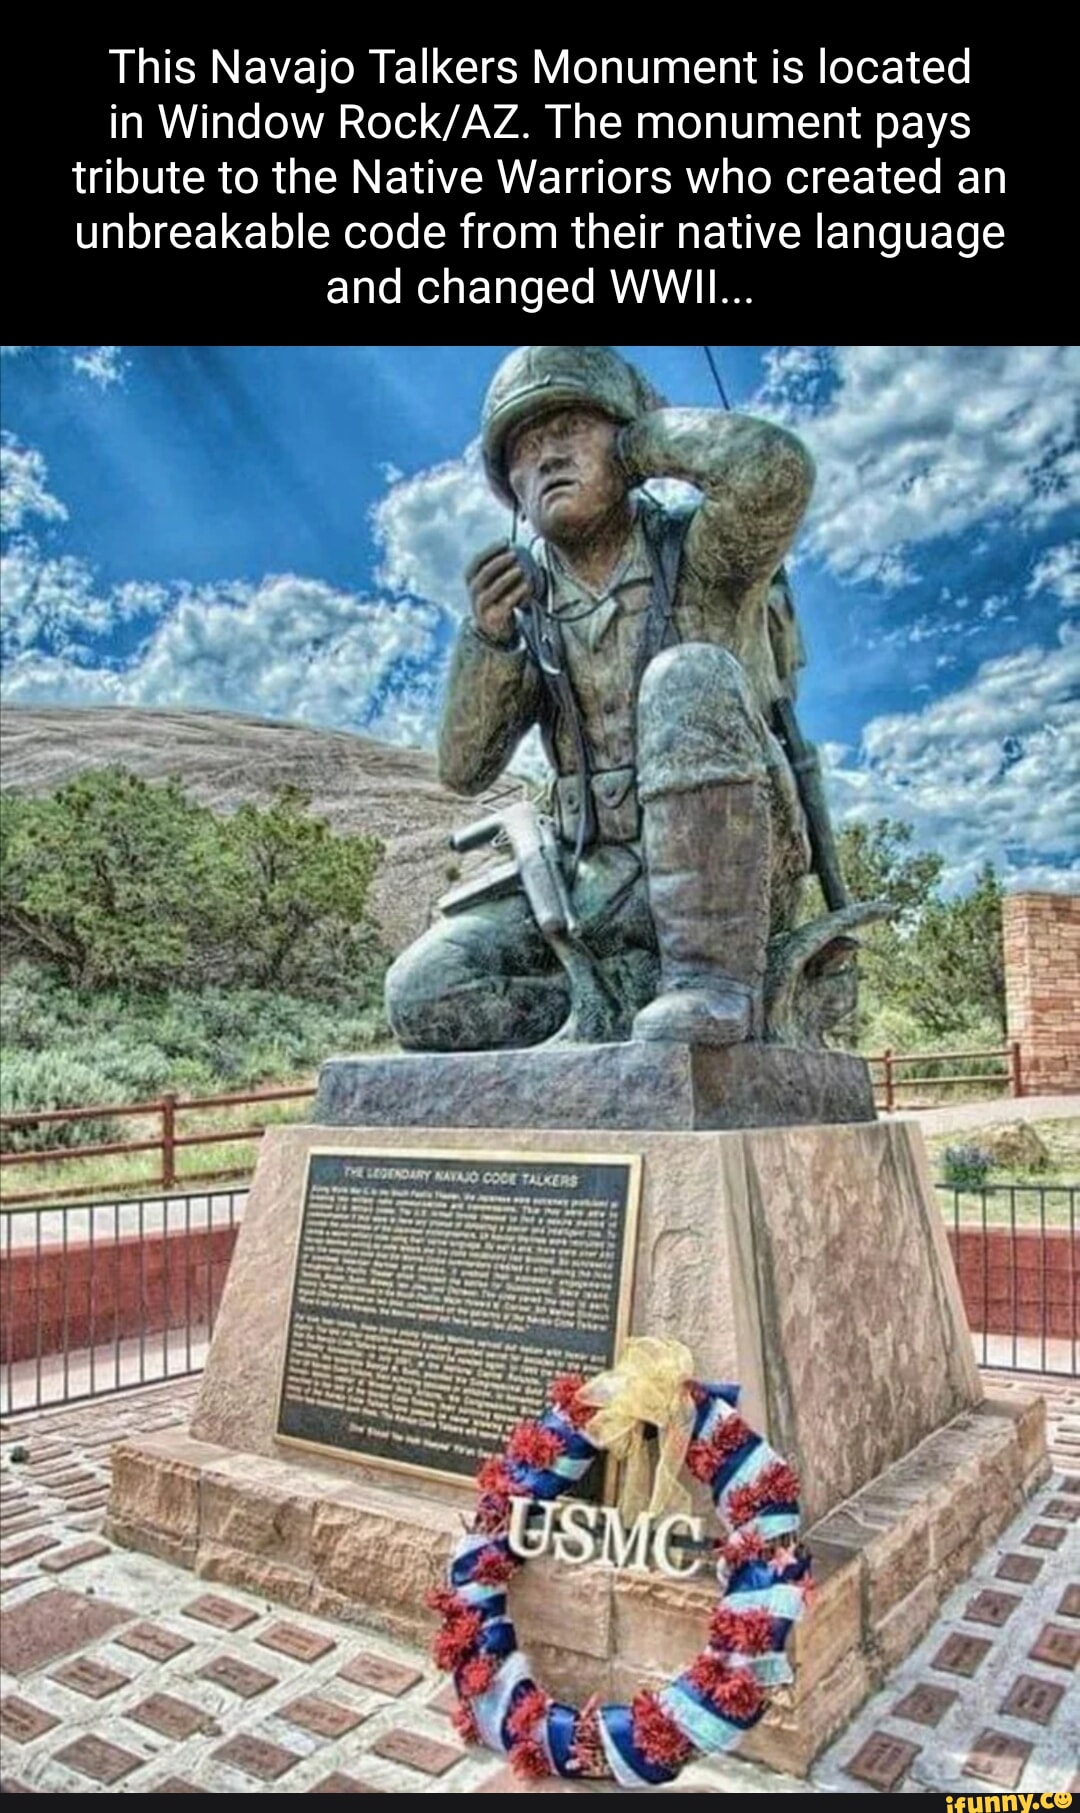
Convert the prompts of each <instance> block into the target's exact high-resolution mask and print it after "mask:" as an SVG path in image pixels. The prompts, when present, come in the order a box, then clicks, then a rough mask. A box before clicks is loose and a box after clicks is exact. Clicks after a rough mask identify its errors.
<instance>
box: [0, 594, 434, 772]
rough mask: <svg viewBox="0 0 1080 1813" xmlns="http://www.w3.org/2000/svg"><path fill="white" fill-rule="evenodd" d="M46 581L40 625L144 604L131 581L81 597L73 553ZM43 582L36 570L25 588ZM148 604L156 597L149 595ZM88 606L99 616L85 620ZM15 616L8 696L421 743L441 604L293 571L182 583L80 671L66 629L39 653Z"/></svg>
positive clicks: (29, 626) (96, 624) (428, 716)
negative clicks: (121, 651) (124, 651)
mask: <svg viewBox="0 0 1080 1813" xmlns="http://www.w3.org/2000/svg"><path fill="white" fill-rule="evenodd" d="M46 578H47V580H48V582H49V583H50V584H51V587H52V593H51V609H52V620H53V621H55V620H56V619H57V618H58V617H61V616H62V615H63V612H64V610H65V608H66V611H67V614H68V618H69V619H70V621H72V622H75V621H77V622H78V623H79V624H80V625H82V626H84V627H86V628H89V629H92V630H97V629H98V628H100V627H102V626H103V625H104V624H105V622H106V619H107V618H110V616H111V614H112V613H115V612H116V611H117V610H118V609H120V608H124V607H125V606H126V607H128V608H131V607H132V606H133V605H135V604H139V605H140V607H141V605H142V604H143V603H144V602H145V592H144V589H143V588H138V587H125V588H121V589H120V591H118V592H116V593H112V594H110V595H109V598H108V599H105V600H97V601H95V600H93V596H92V593H90V594H89V595H87V592H86V586H87V584H88V574H87V570H86V569H85V568H84V567H81V565H80V563H78V562H71V563H68V569H64V568H63V567H62V563H58V562H54V563H50V571H49V572H48V574H47V575H46ZM65 579H67V580H68V581H70V586H71V590H70V592H69V593H68V594H67V595H66V596H65V595H64V592H63V586H64V581H65ZM45 583H46V579H45V578H43V577H42V575H41V573H39V577H38V589H39V594H40V591H41V590H42V589H43V587H44V585H45ZM151 590H153V588H151ZM153 602H155V603H159V602H160V600H159V599H158V597H157V595H156V593H155V595H154V600H153ZM95 603H96V605H97V607H98V609H99V611H100V621H91V612H92V608H93V606H94V604H95ZM43 615H44V613H43V612H41V611H39V613H38V618H37V621H40V620H41V618H42V617H43ZM23 621H24V622H25V625H26V633H25V634H24V635H23V636H22V637H21V639H20V641H19V643H18V644H17V645H13V646H15V647H16V653H15V657H14V659H12V660H11V661H10V662H9V663H8V666H7V668H6V671H5V686H4V696H5V698H6V699H7V700H8V701H9V702H11V703H16V704H37V703H42V704H44V703H49V702H52V703H61V704H84V705H86V704H105V703H108V704H113V705H161V706H174V707H176V708H178V709H182V708H183V707H185V706H189V707H192V708H195V707H203V708H208V709H215V708H216V709H220V710H223V711H237V712H246V713H249V714H251V715H254V716H256V717H270V718H284V719H299V720H303V721H304V722H306V723H310V724H325V725H327V726H333V727H338V728H343V727H348V728H351V729H354V730H364V731H366V732H368V733H369V734H371V735H375V736H383V737H386V738H387V740H389V741H396V742H403V741H410V742H423V741H428V740H429V739H430V725H431V723H432V721H433V710H432V705H431V693H432V691H433V688H434V687H435V686H436V684H437V680H438V660H437V656H438V647H439V631H440V626H441V613H440V612H439V611H438V610H436V609H435V608H434V607H432V606H429V605H424V604H417V603H416V602H414V601H409V600H405V599H392V600H378V599H375V600H371V599H364V598H360V597H358V596H357V595H356V594H354V593H352V592H345V591H340V590H337V589H335V588H334V587H332V586H329V585H326V584H324V583H323V582H322V581H321V580H314V579H304V578H299V577H297V576H295V575H293V574H281V575H273V576H271V577H268V578H266V579H263V580H262V581H261V582H259V583H258V584H257V585H251V584H232V585H225V586H219V587H212V586H204V587H199V588H185V589H182V590H181V591H180V592H179V593H178V594H176V595H174V596H173V597H172V598H171V600H170V602H169V609H168V610H167V612H165V613H163V614H162V615H161V617H160V620H159V621H158V623H157V625H156V627H155V628H154V629H153V631H152V633H151V634H150V635H149V636H148V637H147V639H146V640H145V641H144V642H143V643H142V645H141V646H140V647H139V648H138V650H137V651H136V652H135V654H134V655H132V656H131V657H129V658H127V659H125V660H122V661H117V662H113V663H112V664H111V665H107V666H103V665H101V664H100V663H97V662H96V663H95V665H94V666H93V667H92V668H91V667H87V666H84V665H83V663H84V661H85V660H86V651H85V648H84V647H83V646H81V645H80V644H79V643H78V641H77V639H76V638H75V637H74V636H73V635H71V634H70V633H69V634H67V635H64V636H55V637H54V638H53V640H54V645H55V646H54V652H52V653H45V654H43V653H42V652H41V650H40V646H38V644H39V641H40V637H39V636H36V635H34V634H33V633H32V630H33V620H32V619H31V617H30V616H27V617H25V618H24V619H23ZM425 732H426V733H427V734H425Z"/></svg>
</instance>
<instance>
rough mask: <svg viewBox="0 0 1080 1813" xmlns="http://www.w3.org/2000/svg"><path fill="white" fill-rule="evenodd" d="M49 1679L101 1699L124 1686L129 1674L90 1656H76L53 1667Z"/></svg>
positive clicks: (94, 1698)
mask: <svg viewBox="0 0 1080 1813" xmlns="http://www.w3.org/2000/svg"><path fill="white" fill-rule="evenodd" d="M49 1679H50V1680H52V1681H59V1682H60V1685H61V1686H62V1687H71V1688H73V1689H74V1691H75V1692H76V1693H84V1694H85V1695H86V1697H87V1699H89V1700H103V1699H105V1698H106V1696H107V1695H108V1694H110V1693H115V1692H116V1690H117V1688H118V1687H126V1686H127V1684H128V1682H129V1680H130V1679H131V1676H130V1675H125V1674H121V1673H120V1670H119V1669H118V1668H107V1667H106V1665H105V1663H104V1662H95V1661H94V1659H93V1657H92V1656H76V1658H75V1660H74V1661H73V1662H65V1663H64V1665H63V1667H62V1668H54V1669H53V1671H52V1674H51V1675H50V1677H49Z"/></svg>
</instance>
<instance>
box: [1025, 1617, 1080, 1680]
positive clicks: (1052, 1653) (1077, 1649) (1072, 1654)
mask: <svg viewBox="0 0 1080 1813" xmlns="http://www.w3.org/2000/svg"><path fill="white" fill-rule="evenodd" d="M1028 1655H1029V1656H1030V1657H1031V1659H1032V1661H1033V1662H1048V1663H1049V1664H1050V1666H1051V1667H1052V1668H1070V1669H1071V1668H1075V1667H1076V1664H1077V1662H1080V1630H1068V1629H1066V1627H1065V1625H1064V1624H1044V1625H1043V1627H1042V1630H1041V1631H1040V1632H1039V1635H1038V1639H1037V1641H1036V1642H1035V1643H1034V1644H1033V1645H1032V1647H1031V1648H1030V1649H1029V1650H1028Z"/></svg>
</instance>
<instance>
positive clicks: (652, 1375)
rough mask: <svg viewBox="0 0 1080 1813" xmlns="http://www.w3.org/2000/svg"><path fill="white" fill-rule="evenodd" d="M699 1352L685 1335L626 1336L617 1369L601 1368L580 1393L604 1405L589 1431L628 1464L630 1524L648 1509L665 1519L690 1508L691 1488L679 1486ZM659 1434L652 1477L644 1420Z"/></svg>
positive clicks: (624, 1508)
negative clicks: (685, 1343) (678, 1337)
mask: <svg viewBox="0 0 1080 1813" xmlns="http://www.w3.org/2000/svg"><path fill="white" fill-rule="evenodd" d="M693 1374H694V1356H693V1355H692V1353H691V1352H690V1349H689V1348H688V1347H684V1346H683V1343H682V1342H681V1341H665V1340H661V1339H659V1338H658V1337H657V1336H654V1335H636V1336H634V1337H633V1339H631V1340H629V1341H627V1343H626V1346H625V1347H624V1348H623V1350H622V1353H621V1354H620V1355H619V1358H618V1361H617V1362H616V1365H615V1367H614V1368H613V1370H612V1371H611V1372H599V1373H597V1375H596V1377H595V1378H592V1379H589V1380H588V1382H587V1383H586V1384H585V1385H583V1386H582V1388H581V1390H580V1392H579V1393H578V1396H579V1398H580V1399H581V1401H582V1402H583V1403H586V1404H595V1405H597V1407H598V1408H597V1412H596V1415H595V1416H594V1417H593V1418H592V1419H591V1420H590V1421H589V1422H588V1423H586V1425H585V1429H584V1433H585V1435H587V1436H588V1438H589V1440H590V1441H591V1442H593V1443H594V1444H595V1446H596V1447H598V1448H606V1449H608V1450H609V1451H610V1452H611V1453H612V1454H613V1455H614V1456H615V1458H616V1460H619V1461H622V1462H624V1463H625V1473H624V1475H623V1484H622V1490H621V1491H620V1493H619V1511H620V1513H621V1515H622V1517H623V1520H624V1521H625V1522H627V1523H630V1522H632V1521H633V1519H634V1518H635V1517H637V1516H638V1515H639V1513H640V1512H642V1511H646V1510H647V1511H648V1513H649V1516H650V1517H660V1516H662V1515H663V1513H664V1512H665V1511H683V1512H685V1511H686V1510H687V1509H688V1508H689V1505H690V1494H689V1493H688V1492H687V1491H686V1489H685V1487H683V1486H681V1485H680V1484H679V1477H678V1476H679V1471H680V1469H681V1467H682V1464H683V1461H684V1459H685V1457H686V1450H687V1447H688V1445H689V1442H690V1432H691V1429H692V1428H693V1421H694V1404H693V1400H692V1398H691V1396H690V1393H689V1391H688V1390H687V1386H688V1385H689V1382H690V1380H691V1379H692V1377H693ZM647 1423H652V1424H653V1425H655V1427H656V1428H657V1429H658V1430H659V1432H660V1447H659V1453H658V1456H657V1462H656V1478H655V1479H654V1480H652V1481H650V1477H649V1473H650V1469H649V1452H648V1445H647V1443H646V1440H645V1425H646V1424H647Z"/></svg>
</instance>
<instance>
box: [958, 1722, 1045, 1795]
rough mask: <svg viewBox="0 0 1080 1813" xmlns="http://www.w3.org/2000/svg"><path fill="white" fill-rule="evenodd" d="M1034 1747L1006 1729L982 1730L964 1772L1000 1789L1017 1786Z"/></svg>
mask: <svg viewBox="0 0 1080 1813" xmlns="http://www.w3.org/2000/svg"><path fill="white" fill-rule="evenodd" d="M1031 1750H1032V1746H1031V1745H1030V1744H1028V1743H1025V1742H1024V1739H1023V1738H1019V1737H1007V1736H1006V1734H1005V1732H1004V1731H980V1733H979V1735H978V1737H977V1738H976V1739H975V1748H974V1749H973V1750H972V1751H971V1753H970V1754H969V1756H968V1759H967V1762H966V1763H965V1764H964V1774H965V1775H977V1776H979V1777H980V1778H981V1779H982V1780H983V1781H988V1782H993V1783H994V1785H995V1787H998V1788H1015V1786H1016V1784H1017V1782H1018V1781H1019V1780H1020V1777H1021V1775H1022V1774H1023V1772H1024V1764H1025V1763H1026V1762H1027V1759H1028V1757H1029V1756H1030V1755H1031Z"/></svg>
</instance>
